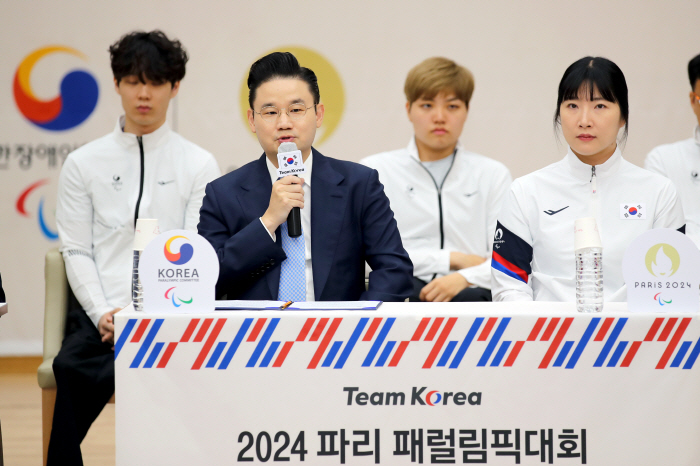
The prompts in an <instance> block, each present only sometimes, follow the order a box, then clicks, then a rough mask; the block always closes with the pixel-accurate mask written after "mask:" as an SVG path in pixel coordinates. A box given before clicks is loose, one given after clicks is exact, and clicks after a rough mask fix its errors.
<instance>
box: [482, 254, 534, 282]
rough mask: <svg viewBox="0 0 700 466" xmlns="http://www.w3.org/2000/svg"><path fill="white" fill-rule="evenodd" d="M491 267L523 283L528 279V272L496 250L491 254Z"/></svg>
mask: <svg viewBox="0 0 700 466" xmlns="http://www.w3.org/2000/svg"><path fill="white" fill-rule="evenodd" d="M491 267H492V268H494V269H496V270H498V271H500V272H503V273H504V274H506V275H508V276H510V277H512V278H515V279H516V280H520V281H521V282H523V283H527V281H528V275H529V274H528V273H527V272H525V271H524V270H523V269H521V268H520V267H518V266H517V265H515V264H512V263H511V262H509V261H508V260H506V259H505V258H504V257H503V256H501V255H500V254H499V253H497V252H496V251H494V252H493V253H492V254H491Z"/></svg>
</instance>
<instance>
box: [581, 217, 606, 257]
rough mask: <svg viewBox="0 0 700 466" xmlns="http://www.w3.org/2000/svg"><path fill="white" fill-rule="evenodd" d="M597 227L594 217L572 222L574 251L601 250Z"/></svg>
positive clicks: (601, 245) (601, 244)
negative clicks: (584, 249)
mask: <svg viewBox="0 0 700 466" xmlns="http://www.w3.org/2000/svg"><path fill="white" fill-rule="evenodd" d="M602 247H603V243H602V242H601V241H600V233H599V232H598V225H597V224H596V221H595V218H594V217H585V218H579V219H576V221H575V222H574V250H576V251H578V250H579V249H583V248H602Z"/></svg>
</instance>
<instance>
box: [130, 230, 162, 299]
mask: <svg viewBox="0 0 700 466" xmlns="http://www.w3.org/2000/svg"><path fill="white" fill-rule="evenodd" d="M159 234H160V229H159V228H158V219H155V218H139V219H137V220H136V228H135V231H134V261H133V268H132V269H131V301H132V302H133V303H134V309H135V310H137V311H143V285H142V284H141V278H140V277H139V262H140V261H141V253H142V252H143V250H144V249H145V248H146V245H147V244H148V243H149V242H150V241H151V240H152V239H153V238H155V237H156V236H158V235H159Z"/></svg>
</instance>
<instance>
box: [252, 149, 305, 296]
mask: <svg viewBox="0 0 700 466" xmlns="http://www.w3.org/2000/svg"><path fill="white" fill-rule="evenodd" d="M313 158H314V154H313V152H312V153H311V154H309V157H308V158H307V159H306V160H305V161H304V166H305V167H306V175H305V176H304V184H303V186H302V189H303V190H304V208H303V209H301V229H302V231H303V232H304V246H305V247H304V249H305V251H306V252H305V254H304V256H305V258H306V267H305V270H306V300H307V301H315V300H316V299H315V296H314V271H313V268H312V267H311V170H312V168H313ZM265 161H266V162H267V171H269V172H270V180H272V184H275V181H277V168H276V167H275V166H274V165H273V164H272V162H270V159H269V158H268V157H265ZM260 222H261V223H262V218H261V219H260ZM263 228H265V231H267V233H268V234H269V235H270V238H271V239H272V241H277V237H276V235H275V232H274V231H272V232H271V231H269V230H268V229H267V227H266V226H265V224H264V223H263Z"/></svg>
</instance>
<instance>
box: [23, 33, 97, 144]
mask: <svg viewBox="0 0 700 466" xmlns="http://www.w3.org/2000/svg"><path fill="white" fill-rule="evenodd" d="M52 53H67V54H71V55H75V56H77V57H80V58H82V59H85V58H86V57H85V55H84V54H83V53H81V52H79V51H78V50H75V49H73V48H70V47H64V46H60V45H55V46H50V47H43V48H40V49H38V50H35V51H34V52H32V53H30V54H29V55H27V56H26V57H24V60H22V62H21V63H20V64H19V66H18V67H17V72H16V73H15V79H14V82H13V85H12V89H13V93H14V97H15V103H16V104H17V108H19V111H20V112H21V113H22V115H24V117H25V118H27V120H29V121H30V122H32V123H33V124H35V125H36V126H38V127H40V128H43V129H48V130H51V131H63V130H67V129H71V128H74V127H76V126H78V125H79V124H80V123H82V122H83V121H85V120H86V119H87V117H89V116H90V114H91V113H92V111H93V110H95V106H97V96H98V94H99V91H98V88H97V81H96V80H95V78H94V77H93V76H92V75H91V74H90V73H88V72H86V71H82V70H73V71H71V72H70V73H68V74H67V75H65V76H64V77H63V79H62V80H61V86H60V93H59V94H58V96H56V97H54V98H53V99H50V100H40V99H39V98H37V97H36V96H35V95H34V91H33V90H32V86H31V83H30V79H29V78H30V75H31V73H32V69H33V68H34V65H36V63H37V62H38V61H39V60H41V59H42V58H43V57H45V56H46V55H49V54H52Z"/></svg>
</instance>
